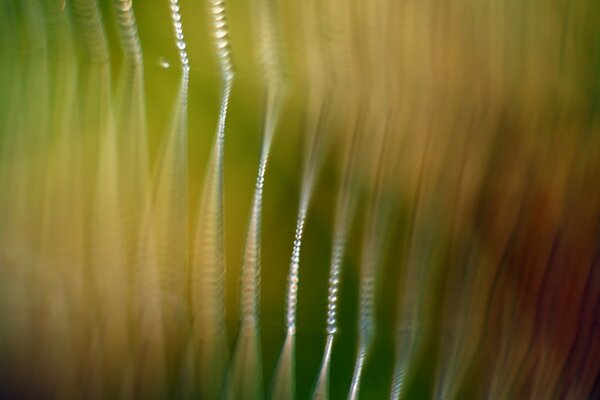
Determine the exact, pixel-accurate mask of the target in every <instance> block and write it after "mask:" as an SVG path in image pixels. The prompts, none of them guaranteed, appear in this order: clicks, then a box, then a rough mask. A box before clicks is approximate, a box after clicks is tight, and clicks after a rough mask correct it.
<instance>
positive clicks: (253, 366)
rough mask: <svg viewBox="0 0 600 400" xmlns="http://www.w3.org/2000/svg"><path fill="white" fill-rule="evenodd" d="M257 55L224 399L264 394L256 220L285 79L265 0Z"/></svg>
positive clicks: (259, 14)
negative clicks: (255, 148) (255, 113)
mask: <svg viewBox="0 0 600 400" xmlns="http://www.w3.org/2000/svg"><path fill="white" fill-rule="evenodd" d="M255 12H256V17H257V28H258V29H257V31H258V33H257V41H258V44H259V52H258V58H259V61H260V64H261V67H262V68H261V69H262V73H263V76H264V79H265V82H266V104H265V111H264V121H265V122H264V128H263V135H262V145H261V151H260V159H259V166H258V173H257V177H256V183H255V187H254V194H253V198H252V207H251V210H250V220H249V222H248V230H247V233H246V243H245V248H244V255H243V260H244V261H243V265H242V277H241V295H240V297H241V321H240V331H239V333H238V338H237V342H236V346H235V350H234V353H233V358H232V361H231V366H230V370H229V376H228V382H227V386H226V391H227V392H226V395H225V397H226V398H228V399H234V398H241V397H243V398H245V399H261V398H263V396H264V394H263V387H262V386H263V385H262V382H263V377H262V357H261V346H260V279H261V278H260V270H261V259H260V254H261V224H262V200H263V191H264V181H265V174H266V169H267V164H268V161H269V154H270V151H271V144H272V142H273V137H274V135H275V131H276V129H277V124H278V121H279V116H280V110H281V103H282V97H283V92H284V84H283V77H282V69H281V65H280V63H281V61H280V57H279V52H278V45H277V40H276V38H277V36H278V35H277V29H276V27H275V24H276V20H275V12H276V10H275V9H274V7H273V5H272V4H267V2H266V1H259V2H257V3H256V8H255Z"/></svg>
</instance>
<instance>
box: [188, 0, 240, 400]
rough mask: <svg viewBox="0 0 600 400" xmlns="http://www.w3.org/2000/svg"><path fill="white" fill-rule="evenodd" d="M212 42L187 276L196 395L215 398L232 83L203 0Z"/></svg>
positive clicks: (226, 44) (226, 54)
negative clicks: (212, 91) (213, 76)
mask: <svg viewBox="0 0 600 400" xmlns="http://www.w3.org/2000/svg"><path fill="white" fill-rule="evenodd" d="M209 11H210V17H211V21H212V30H213V35H214V44H215V47H216V53H217V58H218V62H219V71H220V77H221V84H222V91H221V104H220V106H219V117H218V122H217V131H216V135H215V139H214V142H213V145H212V150H211V155H210V160H209V166H208V170H207V175H206V178H205V181H204V188H203V191H202V195H201V199H200V206H199V208H200V211H199V213H198V221H197V224H196V234H195V238H194V240H195V244H194V254H193V263H192V269H191V279H192V293H191V297H192V318H193V324H194V326H193V332H194V334H193V336H194V343H193V345H192V348H194V347H196V346H197V352H198V356H197V357H198V363H197V367H198V371H197V376H198V378H199V382H198V390H199V395H200V397H201V398H206V399H213V398H218V396H219V395H220V393H221V391H222V386H223V382H224V376H225V369H226V363H227V353H228V350H227V341H226V335H225V331H226V326H225V299H224V296H225V293H224V285H225V269H226V263H225V245H224V243H225V232H224V215H223V162H224V146H225V121H226V118H227V109H228V106H229V98H230V95H231V88H232V84H233V77H234V72H233V65H232V61H231V50H230V41H229V32H228V28H227V21H226V15H225V2H224V1H222V0H213V1H211V2H209Z"/></svg>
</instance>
